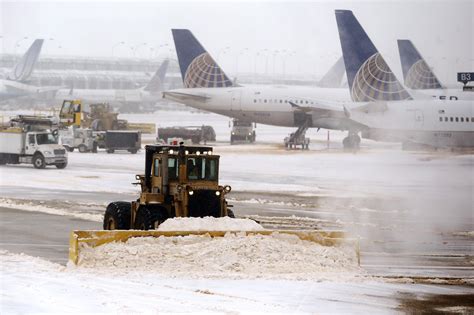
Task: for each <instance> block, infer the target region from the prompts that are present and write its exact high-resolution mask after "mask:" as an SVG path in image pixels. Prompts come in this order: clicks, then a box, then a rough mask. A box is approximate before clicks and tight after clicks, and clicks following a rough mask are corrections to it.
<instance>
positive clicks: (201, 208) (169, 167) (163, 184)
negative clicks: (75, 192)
mask: <svg viewBox="0 0 474 315" xmlns="http://www.w3.org/2000/svg"><path fill="white" fill-rule="evenodd" d="M145 150H146V154H145V174H144V175H137V176H136V179H137V180H138V183H136V184H137V185H140V187H141V194H140V198H139V199H137V200H136V201H132V202H131V203H124V202H116V203H111V204H109V206H108V207H107V211H106V215H105V217H104V229H106V230H108V229H115V228H117V229H128V228H134V229H142V230H148V229H153V228H156V227H157V226H158V225H159V224H160V223H161V222H163V221H164V220H166V219H167V218H172V217H206V216H212V217H224V216H230V217H233V213H232V211H231V210H230V209H228V207H229V206H228V205H227V202H226V199H225V195H226V194H228V193H229V192H230V191H231V187H230V186H227V185H226V186H222V185H220V184H219V156H218V155H215V154H213V150H212V147H207V146H184V145H179V146H172V145H147V146H145ZM117 212H118V213H124V214H123V215H117ZM114 217H115V218H116V219H114ZM119 217H128V218H129V219H130V220H129V221H126V222H124V220H119V219H118V218H119ZM122 223H123V224H122Z"/></svg>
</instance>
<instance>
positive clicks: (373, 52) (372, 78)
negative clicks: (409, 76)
mask: <svg viewBox="0 0 474 315" xmlns="http://www.w3.org/2000/svg"><path fill="white" fill-rule="evenodd" d="M336 21H337V27H338V30H339V38H340V41H341V48H342V54H343V57H344V64H345V67H346V72H347V79H348V81H349V89H350V92H351V97H352V100H353V101H355V102H365V101H397V100H407V99H411V96H410V94H409V93H408V91H407V90H406V89H405V88H404V87H403V86H402V85H401V84H400V82H399V81H398V79H397V77H396V76H395V74H394V73H393V71H392V70H391V69H390V67H389V66H388V65H387V63H386V62H385V60H384V59H383V57H382V55H381V54H380V53H379V52H378V51H377V48H375V46H374V44H373V43H372V41H371V40H370V38H369V36H368V35H367V33H366V32H365V31H364V29H363V28H362V26H361V25H360V24H359V21H357V19H356V17H355V16H354V14H353V13H352V11H349V10H336Z"/></svg>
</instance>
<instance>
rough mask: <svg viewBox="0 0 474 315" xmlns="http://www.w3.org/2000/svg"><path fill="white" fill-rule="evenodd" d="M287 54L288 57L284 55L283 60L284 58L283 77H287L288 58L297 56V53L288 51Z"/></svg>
mask: <svg viewBox="0 0 474 315" xmlns="http://www.w3.org/2000/svg"><path fill="white" fill-rule="evenodd" d="M286 52H287V54H286V55H283V56H282V58H283V77H285V76H286V58H288V57H292V56H294V55H295V54H296V51H294V50H293V51H286Z"/></svg>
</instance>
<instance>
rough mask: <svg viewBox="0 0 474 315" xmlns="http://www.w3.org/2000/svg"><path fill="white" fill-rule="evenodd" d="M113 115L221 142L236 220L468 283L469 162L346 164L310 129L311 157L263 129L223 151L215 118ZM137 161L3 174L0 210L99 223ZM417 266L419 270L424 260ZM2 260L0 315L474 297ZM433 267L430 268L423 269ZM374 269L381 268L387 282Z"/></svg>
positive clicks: (433, 158)
mask: <svg viewBox="0 0 474 315" xmlns="http://www.w3.org/2000/svg"><path fill="white" fill-rule="evenodd" d="M7 115H8V113H7ZM121 116H123V118H125V119H128V120H129V121H132V122H155V123H157V125H161V126H169V125H177V124H184V125H201V124H210V125H212V126H213V127H214V128H215V130H216V133H217V140H218V142H217V143H216V144H215V145H216V149H215V151H216V153H217V154H220V155H221V165H220V171H221V175H220V182H221V183H222V184H229V185H231V186H232V188H233V191H232V193H231V195H230V196H229V199H230V201H231V203H232V204H234V205H235V208H234V209H235V212H236V214H238V215H240V216H254V217H255V218H257V219H258V220H263V221H265V220H267V219H268V220H270V221H271V222H270V223H271V224H275V219H272V218H274V217H275V216H291V215H295V216H297V217H295V218H293V219H292V220H291V224H294V225H295V226H298V225H300V226H303V225H305V226H314V227H318V228H338V229H339V228H343V229H345V230H347V231H349V232H350V233H353V235H357V236H361V237H362V246H363V248H362V250H363V253H364V254H365V257H369V258H370V257H374V255H377V259H375V261H376V262H378V261H379V260H380V261H382V258H383V257H384V255H387V257H389V258H388V259H390V260H394V261H395V260H397V259H400V260H402V261H403V264H404V265H405V266H412V265H414V266H417V268H418V269H419V268H420V264H421V265H424V266H425V267H426V268H425V269H426V270H425V271H426V272H425V273H424V274H427V275H431V274H433V272H434V271H435V274H437V275H447V276H449V274H446V272H447V271H445V270H444V269H442V267H443V266H444V265H445V264H446V262H447V261H449V262H453V261H454V262H456V263H455V264H459V265H460V266H461V267H462V268H464V269H462V274H464V275H465V274H471V275H472V271H473V270H474V258H473V248H472V233H473V231H474V227H473V208H472V204H473V199H472V196H473V195H474V183H473V181H474V173H473V172H474V168H473V164H474V155H472V154H454V153H449V152H441V153H422V152H402V151H400V150H399V147H400V146H399V145H396V144H395V145H393V144H384V143H374V142H371V141H364V140H363V148H362V150H361V151H360V152H359V153H357V154H350V153H349V154H348V153H344V152H342V150H341V149H340V148H341V140H342V138H343V137H344V134H343V133H339V132H331V134H330V139H331V142H330V149H329V150H327V143H326V138H327V133H326V132H322V131H321V132H320V133H316V131H315V130H311V131H310V132H309V133H308V136H310V137H311V146H310V151H306V152H301V151H285V150H284V148H283V147H282V145H281V141H282V139H283V138H284V137H285V136H286V135H287V134H288V133H289V132H290V131H293V130H291V129H289V128H277V127H269V126H261V125H259V126H258V128H257V144H256V145H235V146H230V145H228V143H227V141H228V138H229V132H230V131H229V128H228V119H227V118H225V117H222V116H218V115H213V114H202V113H199V114H190V113H187V112H158V113H155V114H153V115H121ZM152 141H153V136H146V137H145V138H144V142H150V143H151V142H152ZM143 164H144V152H143V151H142V152H139V153H138V154H136V155H132V154H128V153H116V154H111V155H109V154H106V153H105V152H99V153H98V154H80V153H77V152H74V153H71V154H69V165H68V167H67V168H66V169H64V170H58V169H56V168H48V169H45V170H36V169H34V168H32V167H31V166H29V165H7V166H1V167H0V189H1V191H2V194H1V197H2V198H1V199H0V207H2V206H3V207H7V208H19V209H21V210H23V211H24V210H28V211H42V212H46V213H51V214H56V215H65V216H74V217H76V218H82V219H87V220H93V221H98V222H100V221H101V219H102V214H103V211H104V207H105V205H106V204H107V203H108V202H110V201H113V200H120V199H122V200H132V199H134V198H136V196H137V194H138V189H137V188H136V186H133V185H131V183H132V182H134V181H135V179H134V175H135V174H140V173H142V172H143ZM301 217H309V218H311V219H301ZM272 220H273V221H272ZM286 222H287V223H286V224H288V222H289V221H286ZM270 223H269V224H270ZM278 224H279V225H280V226H282V223H281V222H279V223H278ZM1 238H2V242H3V241H4V239H6V238H7V236H6V235H3V234H1ZM0 248H2V247H1V246H0ZM390 255H392V256H390ZM414 256H416V257H418V258H419V257H421V256H423V257H425V258H423V259H425V260H422V261H421V263H420V260H416V259H413V257H414ZM380 257H382V258H380ZM426 257H429V258H427V259H428V260H426ZM440 257H442V258H440ZM405 258H406V261H405V260H404V259H405ZM418 258H417V259H418ZM0 259H1V260H0V263H1V270H2V272H1V289H2V290H1V291H2V292H1V300H0V305H1V308H0V313H28V312H55V313H64V312H86V313H90V312H119V313H129V312H149V313H154V312H157V311H165V312H166V311H171V312H176V311H199V312H211V311H215V312H233V311H257V312H264V311H270V312H281V313H283V312H285V313H287V312H344V313H347V312H350V313H368V312H376V313H381V312H396V311H406V310H407V309H408V308H407V307H408V306H407V305H413V303H411V304H410V301H412V300H416V301H418V302H417V303H418V304H420V303H421V304H422V305H425V306H424V308H422V309H430V310H432V311H434V310H440V309H442V308H443V307H447V306H446V305H444V306H443V305H440V304H439V305H438V304H436V303H434V302H433V301H440V300H442V299H441V298H439V295H444V294H464V295H469V294H470V297H469V298H465V300H472V297H473V294H474V292H473V290H472V287H454V286H450V287H445V286H435V285H429V286H425V285H416V284H406V283H403V284H389V283H386V282H382V281H379V280H377V281H376V280H374V279H364V280H357V281H354V280H353V279H351V280H348V279H342V280H341V279H339V280H331V281H328V280H324V281H319V282H318V281H294V280H293V281H288V280H275V279H273V280H262V279H260V280H259V279H252V280H249V279H243V280H235V279H234V280H231V279H207V278H200V279H190V278H179V279H176V278H168V277H164V276H163V275H162V274H151V275H148V274H143V273H138V272H127V273H126V274H117V273H116V272H113V270H110V272H108V271H105V272H100V273H99V272H98V271H94V270H90V269H71V268H65V267H64V266H61V265H56V264H52V263H50V262H47V261H44V260H41V259H36V258H32V257H29V256H26V255H23V256H21V255H16V254H12V253H9V252H5V251H3V252H1V254H0ZM371 259H372V258H371ZM362 260H363V263H364V256H363V257H362ZM373 261H374V260H373V259H372V262H373ZM427 262H428V263H427ZM431 264H432V265H433V266H436V268H434V267H433V268H430V266H431ZM381 265H382V269H381V270H380V271H381V272H382V273H383V272H384V271H387V270H386V269H384V267H383V264H382V263H381ZM363 267H364V264H363ZM439 268H441V269H439ZM398 271H400V272H402V273H403V272H406V271H407V268H400V269H397V272H398ZM117 288H120V290H119V292H117ZM400 292H402V293H400ZM131 295H132V296H134V298H130V296H131ZM78 297H79V298H78ZM436 297H438V298H436ZM462 297H463V296H461V295H460V301H458V302H457V304H455V305H461V308H460V310H463V308H462V307H463V306H462V305H464V307H465V305H466V304H465V303H463V299H462ZM423 301H426V303H425V304H423V303H424V302H423ZM50 302H52V303H50ZM451 306H452V305H451ZM429 307H432V308H429ZM437 307H438V308H437ZM471 307H474V306H472V305H471ZM444 310H452V311H453V310H454V311H455V310H456V309H444ZM458 310H459V309H458ZM471 310H472V308H471Z"/></svg>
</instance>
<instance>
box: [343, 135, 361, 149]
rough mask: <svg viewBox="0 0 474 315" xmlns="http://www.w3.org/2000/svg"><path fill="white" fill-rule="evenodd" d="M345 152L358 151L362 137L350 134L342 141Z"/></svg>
mask: <svg viewBox="0 0 474 315" xmlns="http://www.w3.org/2000/svg"><path fill="white" fill-rule="evenodd" d="M342 145H343V146H344V150H352V151H357V150H359V149H360V137H359V135H358V134H357V133H353V132H349V135H348V136H347V137H345V138H344V140H342Z"/></svg>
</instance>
